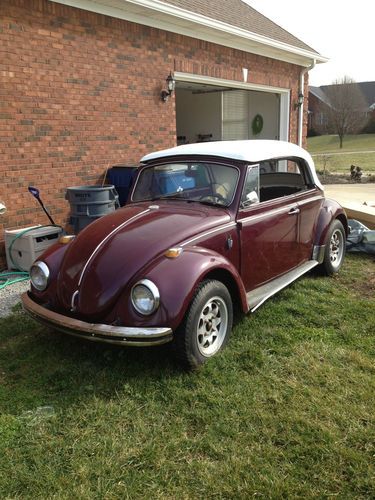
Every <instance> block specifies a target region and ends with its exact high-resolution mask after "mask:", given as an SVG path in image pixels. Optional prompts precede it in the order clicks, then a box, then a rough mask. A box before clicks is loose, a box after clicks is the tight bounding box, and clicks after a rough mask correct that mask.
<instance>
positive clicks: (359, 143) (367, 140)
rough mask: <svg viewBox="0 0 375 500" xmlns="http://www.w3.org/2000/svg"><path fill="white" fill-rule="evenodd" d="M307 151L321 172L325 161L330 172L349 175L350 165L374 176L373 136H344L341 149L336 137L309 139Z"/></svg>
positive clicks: (374, 137) (374, 148)
mask: <svg viewBox="0 0 375 500" xmlns="http://www.w3.org/2000/svg"><path fill="white" fill-rule="evenodd" d="M307 149H308V151H309V152H310V154H311V155H313V158H314V162H315V165H316V168H317V170H323V167H324V161H325V160H326V168H327V169H328V170H329V171H330V172H335V173H336V172H340V173H345V174H348V175H349V173H350V165H356V166H357V165H358V166H360V167H361V168H362V170H363V171H364V172H365V173H367V174H372V175H374V174H375V134H360V135H348V136H345V137H344V144H343V148H342V149H340V145H339V138H338V136H337V135H322V136H319V137H310V138H309V139H308V140H307ZM371 151H372V152H371Z"/></svg>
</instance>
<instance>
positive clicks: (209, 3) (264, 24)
mask: <svg viewBox="0 0 375 500" xmlns="http://www.w3.org/2000/svg"><path fill="white" fill-rule="evenodd" d="M162 1H163V3H166V4H169V5H174V6H175V7H179V8H181V9H185V10H187V11H189V12H194V13H196V14H200V15H202V16H205V17H208V18H210V19H214V20H216V21H221V22H223V23H226V24H229V25H232V26H234V27H236V28H241V29H243V30H246V31H250V32H252V33H255V34H257V35H261V36H265V37H267V38H271V39H272V40H276V41H278V42H282V43H286V44H288V45H291V46H293V47H298V48H300V49H304V50H308V51H309V52H315V53H316V54H318V53H317V52H316V51H315V50H314V49H312V48H311V47H309V46H308V45H306V44H305V43H304V42H302V41H301V40H299V39H298V38H296V37H295V36H294V35H292V34H291V33H289V32H288V31H286V30H284V29H283V28H281V26H279V25H278V24H276V23H274V22H273V21H271V20H270V19H268V18H267V17H265V16H264V15H263V14H261V13H260V12H258V11H257V10H255V9H254V8H253V7H250V5H248V4H246V3H245V2H243V1H242V0H162Z"/></svg>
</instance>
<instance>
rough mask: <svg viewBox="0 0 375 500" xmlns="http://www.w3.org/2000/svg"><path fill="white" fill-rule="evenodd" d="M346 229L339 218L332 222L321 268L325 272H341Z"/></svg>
mask: <svg viewBox="0 0 375 500" xmlns="http://www.w3.org/2000/svg"><path fill="white" fill-rule="evenodd" d="M345 239H346V235H345V230H344V227H343V225H342V224H341V222H340V221H339V220H335V221H333V222H332V224H331V226H330V228H329V231H328V235H327V240H326V249H325V252H324V260H323V263H322V264H321V266H320V268H321V270H322V271H323V272H324V274H327V275H331V274H335V273H337V272H339V270H340V268H341V266H342V263H343V261H344V256H345Z"/></svg>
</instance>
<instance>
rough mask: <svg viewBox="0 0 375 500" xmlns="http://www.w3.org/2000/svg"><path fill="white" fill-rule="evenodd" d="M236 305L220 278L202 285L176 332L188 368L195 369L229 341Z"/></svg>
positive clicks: (177, 350)
mask: <svg viewBox="0 0 375 500" xmlns="http://www.w3.org/2000/svg"><path fill="white" fill-rule="evenodd" d="M232 324H233V305H232V299H231V296H230V294H229V292H228V289H227V287H226V286H225V285H224V284H223V283H221V282H220V281H216V280H206V281H202V283H200V284H199V286H198V288H197V290H196V292H195V296H194V298H193V300H192V302H191V304H190V306H189V309H188V311H187V313H186V315H185V318H184V320H183V322H182V324H181V325H180V327H179V328H178V330H177V332H176V335H175V340H174V344H175V353H176V356H177V358H178V359H179V361H180V362H181V363H182V364H183V365H184V367H186V368H188V369H190V370H194V369H196V368H198V367H199V366H200V365H202V364H203V363H204V362H205V361H207V359H208V358H211V357H212V356H214V355H215V354H216V353H217V352H219V351H220V350H221V349H222V348H223V347H224V346H225V344H226V343H227V342H228V338H229V335H230V332H231V330H232Z"/></svg>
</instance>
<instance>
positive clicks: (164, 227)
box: [57, 201, 230, 318]
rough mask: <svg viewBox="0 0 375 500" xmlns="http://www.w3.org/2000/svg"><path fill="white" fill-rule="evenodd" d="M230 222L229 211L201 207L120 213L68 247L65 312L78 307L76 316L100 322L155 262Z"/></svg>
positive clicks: (144, 206) (61, 288)
mask: <svg viewBox="0 0 375 500" xmlns="http://www.w3.org/2000/svg"><path fill="white" fill-rule="evenodd" d="M229 220H230V215H229V213H228V212H227V211H226V210H225V209H221V208H218V207H208V206H204V205H200V204H198V203H189V204H188V203H186V202H172V201H169V202H164V201H163V202H159V204H158V205H150V202H147V203H139V204H134V205H133V204H132V205H128V206H126V207H124V208H121V209H119V210H116V211H115V212H113V213H111V214H109V215H107V216H105V217H102V218H101V219H98V220H97V221H95V222H93V223H91V224H90V225H89V226H87V227H86V228H85V229H84V230H83V231H81V233H80V234H79V235H78V236H77V238H75V239H74V240H73V241H72V242H71V243H69V248H68V249H67V252H66V254H65V256H64V259H63V262H62V265H61V269H60V272H59V276H58V283H57V285H58V286H57V290H58V292H57V294H58V302H59V303H60V305H61V306H62V307H63V308H64V309H71V308H72V305H74V308H75V310H76V311H77V312H78V313H80V314H83V315H85V316H92V317H97V318H98V317H100V316H102V315H103V314H104V313H107V312H108V311H109V310H110V308H111V307H112V306H113V305H114V303H115V302H116V299H117V297H118V296H119V294H120V293H121V292H122V290H123V288H124V286H125V285H126V284H127V283H128V282H129V281H130V280H131V278H132V277H133V276H134V275H135V274H136V273H138V272H139V271H140V270H141V269H142V268H143V267H144V266H145V265H146V264H147V263H149V262H150V261H151V260H152V259H154V258H155V257H157V256H158V255H160V254H162V253H163V252H164V251H165V250H167V249H168V248H170V247H172V246H176V245H177V244H179V243H180V242H183V241H184V240H187V239H189V238H191V237H192V236H194V235H197V234H199V233H201V232H204V231H207V230H209V229H211V228H213V227H217V226H219V225H221V224H224V223H226V222H228V221H229ZM77 290H78V294H76V296H75V299H74V304H73V303H72V297H73V294H74V293H75V292H76V291H77Z"/></svg>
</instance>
